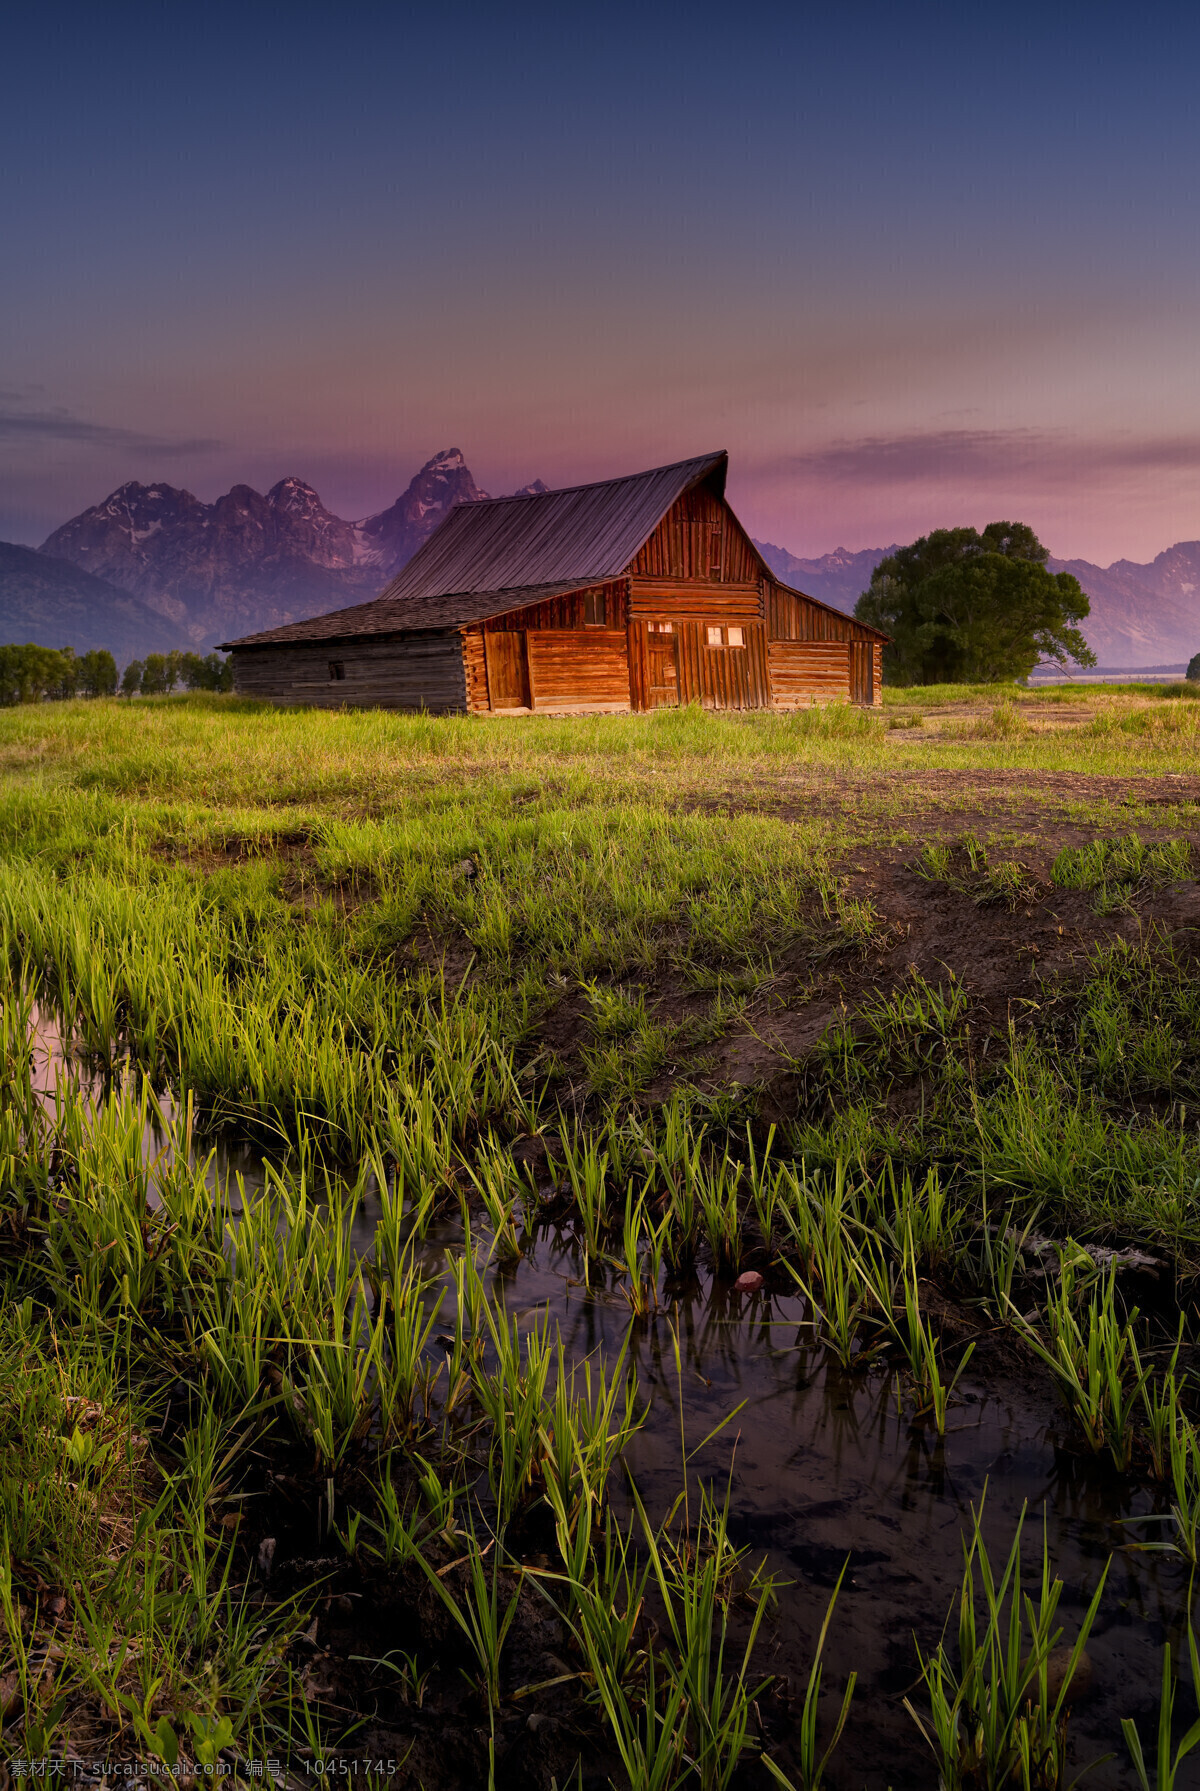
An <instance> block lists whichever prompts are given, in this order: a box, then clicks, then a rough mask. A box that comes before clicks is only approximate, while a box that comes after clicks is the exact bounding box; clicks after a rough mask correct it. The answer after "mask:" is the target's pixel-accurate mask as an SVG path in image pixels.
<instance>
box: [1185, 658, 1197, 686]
mask: <svg viewBox="0 0 1200 1791" xmlns="http://www.w3.org/2000/svg"><path fill="white" fill-rule="evenodd" d="M1185 676H1186V678H1187V681H1188V683H1189V684H1200V653H1193V654H1192V657H1191V658H1190V659H1189V660H1188V669H1187V672H1186V674H1185Z"/></svg>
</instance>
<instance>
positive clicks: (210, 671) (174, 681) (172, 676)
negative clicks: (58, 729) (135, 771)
mask: <svg viewBox="0 0 1200 1791" xmlns="http://www.w3.org/2000/svg"><path fill="white" fill-rule="evenodd" d="M179 685H182V686H183V687H184V689H185V690H232V689H233V666H232V665H231V664H230V662H229V660H227V659H223V658H222V657H221V655H220V654H219V653H204V654H200V653H182V652H179V651H175V652H172V653H147V655H146V657H145V659H131V660H130V662H129V664H128V665H127V666H126V667H125V670H124V672H118V670H117V662H116V660H115V659H114V658H113V656H112V654H111V653H110V652H109V651H108V649H107V648H106V647H96V648H93V649H92V651H91V652H90V653H76V652H75V651H74V649H73V648H71V647H39V646H36V645H35V644H34V643H33V642H32V641H28V642H26V644H25V645H24V646H15V645H12V646H7V647H0V706H4V707H11V706H12V705H13V704H14V703H44V702H54V701H64V700H65V699H66V698H68V697H80V696H82V697H104V696H116V695H117V693H118V691H119V692H120V694H121V695H122V696H126V697H133V696H166V695H167V694H168V693H169V692H170V691H172V690H174V689H176V687H177V686H179Z"/></svg>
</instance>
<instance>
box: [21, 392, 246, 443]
mask: <svg viewBox="0 0 1200 1791" xmlns="http://www.w3.org/2000/svg"><path fill="white" fill-rule="evenodd" d="M12 396H13V394H0V399H2V398H4V397H7V398H9V400H10V401H11V398H12ZM4 441H10V442H28V441H55V442H74V443H77V444H79V445H80V446H82V447H86V448H132V449H136V450H138V451H140V452H149V453H154V454H166V455H173V454H211V453H214V452H215V451H216V450H217V449H219V448H222V447H224V445H225V444H224V443H223V442H219V441H215V440H213V439H212V438H210V437H206V436H196V437H192V438H184V439H179V438H175V439H172V438H170V437H165V436H158V435H145V434H143V433H142V432H141V431H140V430H137V429H119V428H115V427H114V426H113V425H112V424H110V423H89V422H88V421H87V420H86V419H85V418H83V417H73V416H72V415H71V413H70V412H69V411H66V410H24V409H19V410H13V409H11V408H8V407H6V406H4V405H3V404H2V403H0V442H4Z"/></svg>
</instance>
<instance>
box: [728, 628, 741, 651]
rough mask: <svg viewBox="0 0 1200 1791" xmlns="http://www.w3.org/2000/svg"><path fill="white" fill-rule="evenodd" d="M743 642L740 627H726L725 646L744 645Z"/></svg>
mask: <svg viewBox="0 0 1200 1791" xmlns="http://www.w3.org/2000/svg"><path fill="white" fill-rule="evenodd" d="M745 644H746V641H745V638H744V636H743V634H742V631H741V629H740V628H727V629H726V630H725V645H726V646H727V647H744V646H745Z"/></svg>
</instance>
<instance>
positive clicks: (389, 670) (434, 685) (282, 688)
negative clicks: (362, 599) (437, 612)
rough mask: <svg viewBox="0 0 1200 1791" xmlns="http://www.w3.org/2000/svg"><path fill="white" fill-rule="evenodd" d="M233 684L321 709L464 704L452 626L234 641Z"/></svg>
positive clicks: (450, 709) (447, 709)
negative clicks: (338, 672) (254, 643)
mask: <svg viewBox="0 0 1200 1791" xmlns="http://www.w3.org/2000/svg"><path fill="white" fill-rule="evenodd" d="M334 666H341V668H342V672H343V676H341V677H340V678H339V677H335V676H334V675H333V673H332V671H331V668H332V667H334ZM233 688H234V689H235V690H236V691H237V692H238V694H239V695H240V696H253V697H267V698H269V699H270V701H271V702H274V703H303V704H307V705H309V706H310V707H313V708H319V709H344V708H370V709H429V710H431V711H432V712H433V713H434V714H441V715H445V714H461V713H462V712H463V711H464V710H465V709H466V707H467V690H466V681H465V678H464V673H463V652H462V642H461V640H460V637H459V634H458V631H457V629H455V630H453V631H450V630H446V631H444V632H441V633H437V634H433V633H430V634H409V635H402V636H396V637H392V638H391V639H388V638H386V637H384V638H382V639H377V638H374V637H362V636H360V637H359V638H358V639H357V640H347V641H336V640H330V641H313V642H308V641H306V642H295V643H291V642H280V643H279V644H278V645H275V646H265V647H238V648H235V649H234V652H233Z"/></svg>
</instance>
